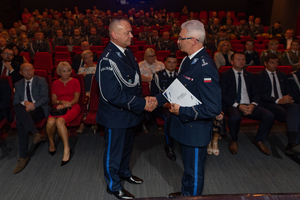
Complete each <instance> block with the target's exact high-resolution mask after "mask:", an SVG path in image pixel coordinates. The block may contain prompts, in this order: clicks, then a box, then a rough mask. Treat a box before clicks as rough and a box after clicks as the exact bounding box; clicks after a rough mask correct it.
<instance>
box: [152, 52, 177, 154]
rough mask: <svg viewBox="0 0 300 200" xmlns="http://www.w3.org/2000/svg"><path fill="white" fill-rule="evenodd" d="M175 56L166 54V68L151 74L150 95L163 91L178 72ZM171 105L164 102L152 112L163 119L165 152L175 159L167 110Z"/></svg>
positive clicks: (169, 114)
mask: <svg viewBox="0 0 300 200" xmlns="http://www.w3.org/2000/svg"><path fill="white" fill-rule="evenodd" d="M176 66H177V58H176V56H174V55H168V56H167V57H166V60H165V67H166V69H164V70H161V71H159V72H157V73H156V74H154V75H153V79H152V81H151V96H155V95H157V94H159V93H162V92H164V91H165V90H166V89H167V88H168V87H169V85H171V83H172V82H173V81H174V80H175V79H176V77H177V75H178V73H177V71H176ZM170 107H171V105H170V103H166V104H165V105H164V106H163V107H159V108H157V109H155V111H154V112H153V114H154V115H155V116H162V117H163V118H164V119H165V146H164V149H165V152H166V155H167V157H168V158H169V159H171V160H176V156H175V153H174V151H173V138H171V136H170V127H171V126H170V125H171V117H172V113H171V112H170V111H169V109H170Z"/></svg>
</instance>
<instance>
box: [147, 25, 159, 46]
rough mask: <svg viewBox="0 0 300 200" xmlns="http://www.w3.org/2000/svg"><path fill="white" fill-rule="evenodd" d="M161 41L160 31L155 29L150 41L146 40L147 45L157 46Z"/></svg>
mask: <svg viewBox="0 0 300 200" xmlns="http://www.w3.org/2000/svg"><path fill="white" fill-rule="evenodd" d="M159 40H160V37H159V36H158V30H156V29H153V30H152V34H151V35H150V37H149V38H148V40H146V43H147V45H156V44H157V43H158V41H159Z"/></svg>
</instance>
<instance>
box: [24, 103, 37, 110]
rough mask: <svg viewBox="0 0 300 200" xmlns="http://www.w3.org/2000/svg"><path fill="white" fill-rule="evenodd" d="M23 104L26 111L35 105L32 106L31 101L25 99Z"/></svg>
mask: <svg viewBox="0 0 300 200" xmlns="http://www.w3.org/2000/svg"><path fill="white" fill-rule="evenodd" d="M24 106H25V107H26V111H27V112H30V111H33V110H35V107H34V106H35V104H34V103H32V102H29V101H25V102H24Z"/></svg>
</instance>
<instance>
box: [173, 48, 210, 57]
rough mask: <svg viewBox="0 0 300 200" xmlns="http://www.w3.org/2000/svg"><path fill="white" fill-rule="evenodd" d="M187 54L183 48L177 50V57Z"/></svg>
mask: <svg viewBox="0 0 300 200" xmlns="http://www.w3.org/2000/svg"><path fill="white" fill-rule="evenodd" d="M206 51H207V50H206ZM185 56H187V54H186V53H185V52H183V51H181V50H177V51H176V57H185Z"/></svg>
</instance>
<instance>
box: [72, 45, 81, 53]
mask: <svg viewBox="0 0 300 200" xmlns="http://www.w3.org/2000/svg"><path fill="white" fill-rule="evenodd" d="M80 51H82V50H81V46H73V52H80Z"/></svg>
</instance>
